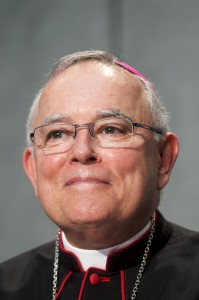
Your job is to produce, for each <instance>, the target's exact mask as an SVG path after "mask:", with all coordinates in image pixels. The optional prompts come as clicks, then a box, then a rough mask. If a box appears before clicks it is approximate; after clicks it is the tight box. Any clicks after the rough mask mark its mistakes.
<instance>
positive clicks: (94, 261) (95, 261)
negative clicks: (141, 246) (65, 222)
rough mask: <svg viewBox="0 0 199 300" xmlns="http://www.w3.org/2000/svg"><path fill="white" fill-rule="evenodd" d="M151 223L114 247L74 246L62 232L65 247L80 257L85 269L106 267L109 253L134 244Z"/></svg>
mask: <svg viewBox="0 0 199 300" xmlns="http://www.w3.org/2000/svg"><path fill="white" fill-rule="evenodd" d="M150 223H151V222H149V223H148V224H147V225H146V226H145V227H144V228H143V229H142V230H141V231H140V232H139V233H137V234H136V235H135V236H133V237H131V238H130V239H128V240H127V241H125V242H123V243H121V244H118V245H115V246H113V247H109V248H105V249H101V250H85V249H80V248H77V247H74V246H73V245H71V244H70V243H69V242H68V240H67V238H66V236H65V234H64V232H62V243H63V247H64V248H65V249H66V250H67V251H70V252H72V253H73V254H75V256H76V257H78V259H79V261H80V263H81V266H82V268H83V269H84V270H85V271H86V270H87V269H88V268H90V267H95V268H100V269H106V261H107V256H108V254H109V253H112V252H114V251H116V250H119V249H123V248H125V247H127V246H128V245H130V244H132V243H133V242H136V240H138V239H140V238H141V237H142V236H144V235H145V233H146V232H147V231H148V230H149V228H150Z"/></svg>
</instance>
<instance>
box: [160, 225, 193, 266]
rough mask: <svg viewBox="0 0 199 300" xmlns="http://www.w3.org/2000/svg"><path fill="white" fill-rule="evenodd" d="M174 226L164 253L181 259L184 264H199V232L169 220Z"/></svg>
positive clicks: (175, 258) (171, 226) (172, 257)
mask: <svg viewBox="0 0 199 300" xmlns="http://www.w3.org/2000/svg"><path fill="white" fill-rule="evenodd" d="M166 223H167V224H168V226H170V228H172V234H171V236H170V239H169V240H168V242H167V244H166V245H165V248H164V249H163V251H162V252H163V254H166V255H168V256H169V257H170V259H171V260H172V259H173V261H174V260H176V261H181V262H182V264H184V266H185V265H186V264H187V265H193V264H199V251H198V250H199V232H196V231H193V230H190V229H187V228H184V227H181V226H179V225H176V224H174V223H171V222H167V221H166Z"/></svg>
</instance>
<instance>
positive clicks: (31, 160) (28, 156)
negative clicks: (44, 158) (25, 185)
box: [23, 148, 37, 196]
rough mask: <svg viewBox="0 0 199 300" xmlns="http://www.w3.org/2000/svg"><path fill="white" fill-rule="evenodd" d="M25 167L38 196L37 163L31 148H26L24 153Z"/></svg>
mask: <svg viewBox="0 0 199 300" xmlns="http://www.w3.org/2000/svg"><path fill="white" fill-rule="evenodd" d="M23 167H24V170H25V173H26V175H27V176H28V178H29V180H30V181H31V183H32V185H33V188H34V190H35V195H36V196H37V173H36V162H35V156H34V153H33V150H32V149H30V148H25V150H24V152H23Z"/></svg>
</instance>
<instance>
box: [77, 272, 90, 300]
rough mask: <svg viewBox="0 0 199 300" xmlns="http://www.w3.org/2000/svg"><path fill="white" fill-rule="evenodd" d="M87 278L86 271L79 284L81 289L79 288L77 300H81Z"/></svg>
mask: <svg viewBox="0 0 199 300" xmlns="http://www.w3.org/2000/svg"><path fill="white" fill-rule="evenodd" d="M87 277H88V271H86V273H85V275H84V278H83V280H82V284H81V288H80V292H79V296H78V300H81V297H82V294H83V291H84V286H85V283H86V279H87Z"/></svg>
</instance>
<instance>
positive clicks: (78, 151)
mask: <svg viewBox="0 0 199 300" xmlns="http://www.w3.org/2000/svg"><path fill="white" fill-rule="evenodd" d="M98 160H99V156H98V154H97V149H96V145H95V142H94V140H93V139H92V138H91V135H90V133H89V128H88V127H79V128H76V136H75V140H74V144H73V146H72V148H71V161H72V162H80V163H82V164H92V163H94V162H97V161H98Z"/></svg>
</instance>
